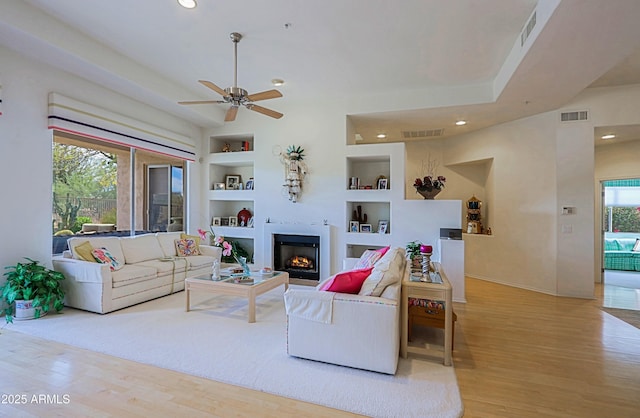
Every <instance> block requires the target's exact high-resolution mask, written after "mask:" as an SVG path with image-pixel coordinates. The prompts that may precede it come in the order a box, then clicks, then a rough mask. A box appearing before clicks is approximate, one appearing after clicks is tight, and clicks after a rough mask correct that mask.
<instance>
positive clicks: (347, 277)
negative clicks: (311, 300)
mask: <svg viewBox="0 0 640 418" xmlns="http://www.w3.org/2000/svg"><path fill="white" fill-rule="evenodd" d="M372 270H373V267H368V268H364V269H358V270H349V271H343V272H341V273H338V274H336V275H335V276H333V278H332V279H331V280H329V281H327V283H325V284H324V285H323V286H322V287H321V288H320V290H324V291H327V292H337V293H351V294H354V295H355V294H357V293H358V292H359V291H360V288H361V287H362V283H364V281H365V280H367V277H369V275H370V274H371V271H372Z"/></svg>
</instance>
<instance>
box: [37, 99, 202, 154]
mask: <svg viewBox="0 0 640 418" xmlns="http://www.w3.org/2000/svg"><path fill="white" fill-rule="evenodd" d="M49 128H50V129H57V130H60V131H64V132H69V133H74V134H78V135H84V136H88V137H90V138H94V139H99V140H103V141H107V142H111V143H115V144H119V145H124V146H127V147H133V148H137V149H142V150H147V151H152V152H158V153H161V154H165V155H169V156H172V157H177V158H181V159H183V160H188V161H194V160H195V155H196V147H195V145H194V144H193V140H192V139H191V138H189V137H186V136H184V135H181V134H178V133H176V132H172V131H169V130H167V129H164V128H160V127H157V126H153V125H150V124H148V123H145V122H142V121H139V120H135V119H132V118H129V117H127V116H124V115H121V114H118V113H115V112H111V111H109V110H106V109H102V108H100V107H97V106H93V105H90V104H87V103H83V102H80V101H78V100H75V99H71V98H69V97H65V96H63V95H61V94H59V93H49Z"/></svg>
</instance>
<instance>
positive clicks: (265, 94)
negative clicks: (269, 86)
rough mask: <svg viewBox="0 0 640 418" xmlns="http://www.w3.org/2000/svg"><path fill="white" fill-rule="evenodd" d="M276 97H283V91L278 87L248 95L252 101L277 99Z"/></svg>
mask: <svg viewBox="0 0 640 418" xmlns="http://www.w3.org/2000/svg"><path fill="white" fill-rule="evenodd" d="M276 97H282V93H280V92H279V91H278V90H276V89H273V90H266V91H261V92H260V93H254V94H250V95H249V96H247V99H248V100H249V101H250V102H257V101H259V100H266V99H275V98H276Z"/></svg>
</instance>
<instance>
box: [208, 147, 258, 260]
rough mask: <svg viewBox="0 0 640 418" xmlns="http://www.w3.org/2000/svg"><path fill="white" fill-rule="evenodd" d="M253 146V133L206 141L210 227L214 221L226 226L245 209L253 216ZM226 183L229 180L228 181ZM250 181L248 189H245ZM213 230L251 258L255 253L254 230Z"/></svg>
mask: <svg viewBox="0 0 640 418" xmlns="http://www.w3.org/2000/svg"><path fill="white" fill-rule="evenodd" d="M253 147H254V137H253V135H252V134H246V135H220V136H213V137H210V138H209V155H208V156H207V158H206V163H207V164H208V166H209V173H208V174H209V175H208V179H207V180H208V184H207V185H206V187H207V190H208V191H207V199H208V201H209V205H208V206H209V218H210V222H211V223H212V224H213V223H214V220H217V218H220V219H219V221H220V223H221V225H224V224H227V223H228V221H229V218H231V217H236V218H237V216H238V213H239V212H240V211H241V210H242V209H248V210H249V211H250V212H251V213H252V214H253V213H254V196H255V193H254V189H255V183H254V164H255V157H256V156H255V152H254V151H253V149H254V148H253ZM230 176H234V177H230ZM238 176H239V178H238ZM227 180H230V181H229V182H227ZM231 180H233V181H231ZM238 180H239V181H238ZM249 181H250V184H251V187H250V188H248V187H247V182H249ZM231 183H233V186H231V187H233V188H230V187H229V186H230V185H231ZM240 184H241V186H240ZM213 230H214V232H215V233H216V234H217V235H222V236H224V237H225V238H227V239H231V240H237V241H238V242H239V243H242V247H243V248H244V249H245V250H247V252H249V253H250V254H251V257H252V258H253V254H254V252H255V248H254V246H255V245H254V238H255V229H254V228H253V227H247V226H240V225H238V226H227V225H224V226H217V225H216V226H214V227H213Z"/></svg>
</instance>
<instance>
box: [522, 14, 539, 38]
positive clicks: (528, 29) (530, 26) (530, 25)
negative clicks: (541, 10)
mask: <svg viewBox="0 0 640 418" xmlns="http://www.w3.org/2000/svg"><path fill="white" fill-rule="evenodd" d="M535 26H536V12H535V10H534V12H533V15H531V19H529V21H528V22H527V24H526V25H525V27H524V29H523V30H522V33H521V34H520V46H523V45H524V43H525V42H526V40H527V38H528V37H529V35H531V32H532V31H533V28H534V27H535Z"/></svg>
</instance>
